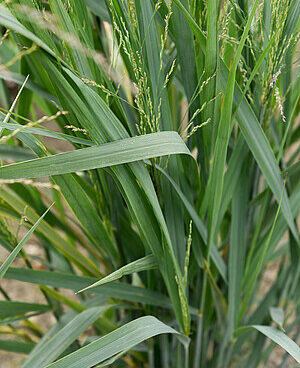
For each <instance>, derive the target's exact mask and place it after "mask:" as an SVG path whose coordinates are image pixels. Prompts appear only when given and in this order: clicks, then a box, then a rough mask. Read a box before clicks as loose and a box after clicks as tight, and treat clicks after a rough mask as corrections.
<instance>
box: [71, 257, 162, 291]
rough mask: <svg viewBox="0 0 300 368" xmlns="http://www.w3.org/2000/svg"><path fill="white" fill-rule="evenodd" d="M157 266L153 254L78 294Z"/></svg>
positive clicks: (122, 268)
mask: <svg viewBox="0 0 300 368" xmlns="http://www.w3.org/2000/svg"><path fill="white" fill-rule="evenodd" d="M157 266H158V263H157V261H156V259H155V257H154V256H153V255H152V254H150V255H148V256H146V257H143V258H141V259H138V260H137V261H134V262H131V263H128V264H127V265H126V266H123V267H121V268H120V269H118V270H117V271H115V272H113V273H111V274H110V275H108V276H106V277H103V279H101V280H99V281H97V282H95V283H93V284H92V285H90V286H88V287H86V288H84V289H81V290H79V291H78V292H77V293H76V294H78V293H81V292H83V291H85V290H88V289H91V288H93V287H95V286H100V285H103V284H106V283H107V282H111V281H115V280H118V279H120V278H121V277H123V276H125V275H131V274H132V273H134V272H141V271H146V270H153V269H155V268H157Z"/></svg>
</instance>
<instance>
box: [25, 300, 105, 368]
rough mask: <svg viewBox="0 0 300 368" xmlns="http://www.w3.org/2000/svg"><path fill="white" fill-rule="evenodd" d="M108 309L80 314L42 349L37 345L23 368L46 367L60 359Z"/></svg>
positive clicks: (91, 310)
mask: <svg viewBox="0 0 300 368" xmlns="http://www.w3.org/2000/svg"><path fill="white" fill-rule="evenodd" d="M107 308H108V307H107V306H103V307H94V308H89V309H87V310H85V311H83V312H81V313H80V314H78V315H77V316H76V317H75V318H74V319H72V320H71V321H70V322H69V323H68V324H67V325H66V326H65V327H63V328H62V329H61V330H60V331H58V332H57V334H56V335H54V336H52V337H51V339H49V341H48V342H47V343H45V344H43V345H42V347H41V348H39V345H38V344H37V345H36V347H35V350H34V354H30V355H29V356H28V358H27V359H26V360H25V361H24V363H23V364H22V368H29V367H30V368H42V367H46V365H47V364H49V363H51V362H52V361H53V360H55V359H56V358H58V357H59V356H60V355H61V354H62V353H63V352H64V351H65V350H66V349H67V347H68V346H70V345H71V344H72V342H73V341H75V340H76V339H77V337H78V336H79V335H80V334H81V333H82V332H84V331H85V330H86V329H87V328H88V327H89V326H91V325H92V324H93V323H94V322H95V321H96V320H97V318H98V317H99V315H100V314H101V313H103V312H104V311H105V310H107Z"/></svg>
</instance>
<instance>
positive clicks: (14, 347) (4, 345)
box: [0, 340, 35, 354]
mask: <svg viewBox="0 0 300 368" xmlns="http://www.w3.org/2000/svg"><path fill="white" fill-rule="evenodd" d="M34 347H35V343H34V342H22V341H11V340H0V350H5V351H12V352H14V353H21V354H29V353H30V352H31V350H32V349H33V348H34Z"/></svg>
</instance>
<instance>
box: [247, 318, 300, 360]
mask: <svg viewBox="0 0 300 368" xmlns="http://www.w3.org/2000/svg"><path fill="white" fill-rule="evenodd" d="M252 327H253V328H255V329H256V330H257V331H259V332H261V333H262V334H264V335H265V336H267V337H268V338H269V339H271V340H272V341H274V342H275V343H276V344H278V345H280V346H281V347H282V348H283V349H284V350H285V351H287V352H288V353H289V354H290V355H291V356H292V357H293V358H294V359H295V360H296V361H297V362H298V363H299V364H300V347H299V346H298V345H297V344H296V343H295V342H294V341H293V340H292V339H290V338H289V337H288V336H287V335H286V334H285V333H283V332H281V331H279V330H277V329H276V328H274V327H270V326H257V325H253V326H252Z"/></svg>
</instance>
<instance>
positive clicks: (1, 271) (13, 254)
mask: <svg viewBox="0 0 300 368" xmlns="http://www.w3.org/2000/svg"><path fill="white" fill-rule="evenodd" d="M53 204H54V203H53ZM53 204H52V205H51V206H50V207H49V208H48V209H47V211H46V212H44V214H43V215H42V216H41V217H40V218H39V219H38V220H37V222H36V223H35V224H34V225H33V226H32V228H31V229H30V230H29V231H28V232H27V234H26V235H25V236H24V238H23V239H22V240H21V241H20V243H19V244H18V245H17V246H16V247H15V249H14V250H13V251H12V252H11V253H10V255H9V256H8V257H7V258H6V260H5V261H4V262H3V263H2V265H1V266H0V280H1V279H3V277H4V275H5V273H6V271H7V270H8V268H9V266H10V265H11V264H12V262H13V260H14V259H15V258H16V257H17V255H18V253H19V252H20V251H21V249H22V248H23V246H24V245H25V243H26V242H27V240H28V239H29V237H30V236H31V234H32V233H33V232H34V230H35V229H36V228H37V227H38V226H39V223H40V222H41V221H42V219H43V218H44V217H45V216H46V214H47V213H48V211H50V209H51V207H52V206H53Z"/></svg>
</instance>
